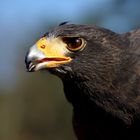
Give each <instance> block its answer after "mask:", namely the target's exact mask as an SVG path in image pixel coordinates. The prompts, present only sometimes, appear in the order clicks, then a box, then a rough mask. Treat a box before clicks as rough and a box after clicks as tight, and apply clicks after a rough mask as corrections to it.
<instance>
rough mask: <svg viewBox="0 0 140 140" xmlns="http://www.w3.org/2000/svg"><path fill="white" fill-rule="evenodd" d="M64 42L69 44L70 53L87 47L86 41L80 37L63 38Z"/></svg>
mask: <svg viewBox="0 0 140 140" xmlns="http://www.w3.org/2000/svg"><path fill="white" fill-rule="evenodd" d="M62 40H63V42H64V43H66V44H67V48H68V49H69V50H70V51H78V50H81V49H82V48H83V47H84V46H85V41H84V39H83V38H79V37H63V38H62Z"/></svg>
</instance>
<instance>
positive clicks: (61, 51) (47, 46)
mask: <svg viewBox="0 0 140 140" xmlns="http://www.w3.org/2000/svg"><path fill="white" fill-rule="evenodd" d="M36 45H37V47H38V49H39V50H41V51H42V52H43V53H44V54H45V55H46V57H49V58H53V57H57V58H58V57H60V58H64V57H66V56H65V55H66V54H67V53H68V52H69V51H68V50H67V48H66V44H65V43H63V41H62V40H61V39H60V38H48V39H46V38H45V37H43V38H41V39H40V40H39V41H37V43H36Z"/></svg>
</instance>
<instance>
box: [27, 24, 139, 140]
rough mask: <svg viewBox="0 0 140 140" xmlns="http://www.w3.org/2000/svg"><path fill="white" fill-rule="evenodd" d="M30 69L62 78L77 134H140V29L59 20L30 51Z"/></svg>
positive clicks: (86, 139)
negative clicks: (120, 31)
mask: <svg viewBox="0 0 140 140" xmlns="http://www.w3.org/2000/svg"><path fill="white" fill-rule="evenodd" d="M25 63H26V67H27V70H28V71H29V72H35V71H38V70H42V69H46V70H48V71H49V72H50V73H51V74H55V75H57V76H58V77H59V78H61V80H62V82H63V86H64V93H65V96H66V98H67V100H68V101H69V102H70V103H71V104H72V106H73V122H72V123H73V128H74V132H75V134H76V136H77V139H78V140H93V139H94V140H119V139H131V140H136V139H140V29H137V30H133V31H130V32H127V33H124V34H118V33H115V32H113V31H111V30H109V29H105V28H102V27H98V26H95V25H76V24H67V22H64V23H61V24H60V25H59V26H57V27H55V28H54V29H52V30H50V31H48V32H47V33H46V34H45V35H44V36H43V37H42V38H41V39H39V40H38V41H37V42H36V43H35V45H33V46H32V47H31V48H30V50H29V51H28V53H27V55H26V57H25Z"/></svg>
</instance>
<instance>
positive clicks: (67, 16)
mask: <svg viewBox="0 0 140 140" xmlns="http://www.w3.org/2000/svg"><path fill="white" fill-rule="evenodd" d="M119 1H120V0H119ZM115 2H116V0H70V1H66V0H38V1H37V0H36V1H35V0H0V44H1V45H0V59H1V61H0V66H1V69H0V86H4V85H6V86H7V85H8V86H11V85H12V86H13V84H14V83H15V82H16V81H17V80H18V77H19V76H20V75H18V71H19V70H22V71H25V69H24V56H21V57H20V56H19V54H20V55H21V52H23V54H24V53H25V52H26V51H27V50H26V49H25V48H28V47H30V46H26V42H27V44H28V45H33V43H34V42H35V40H36V39H37V36H36V37H31V36H35V34H36V33H37V32H39V33H38V35H39V34H40V35H41V33H43V31H42V28H44V27H45V26H46V31H47V28H48V26H49V25H50V24H51V23H53V25H54V24H55V23H56V24H55V25H58V24H59V23H60V22H63V21H70V22H72V23H79V24H82V23H84V24H86V22H85V19H86V17H88V16H89V15H88V14H90V16H89V17H91V18H93V19H91V23H94V20H96V19H100V18H101V19H102V20H101V22H100V23H99V25H100V26H103V27H107V28H110V29H112V30H114V31H117V32H125V31H128V30H129V29H131V28H133V27H137V26H138V25H137V24H136V23H137V20H139V19H140V10H139V7H140V1H138V0H123V2H121V1H120V2H121V3H120V6H119V8H118V9H115ZM94 17H95V18H94ZM139 21H140V20H139ZM95 23H96V21H95ZM139 23H140V22H139ZM46 31H44V32H46ZM38 37H39V36H38ZM31 38H32V40H31V41H30V39H31ZM21 44H22V45H21ZM23 44H25V46H23ZM19 52H20V53H19ZM17 59H20V60H17ZM17 63H21V65H23V67H22V68H18V66H19V65H18V64H17ZM6 86H5V87H6Z"/></svg>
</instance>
